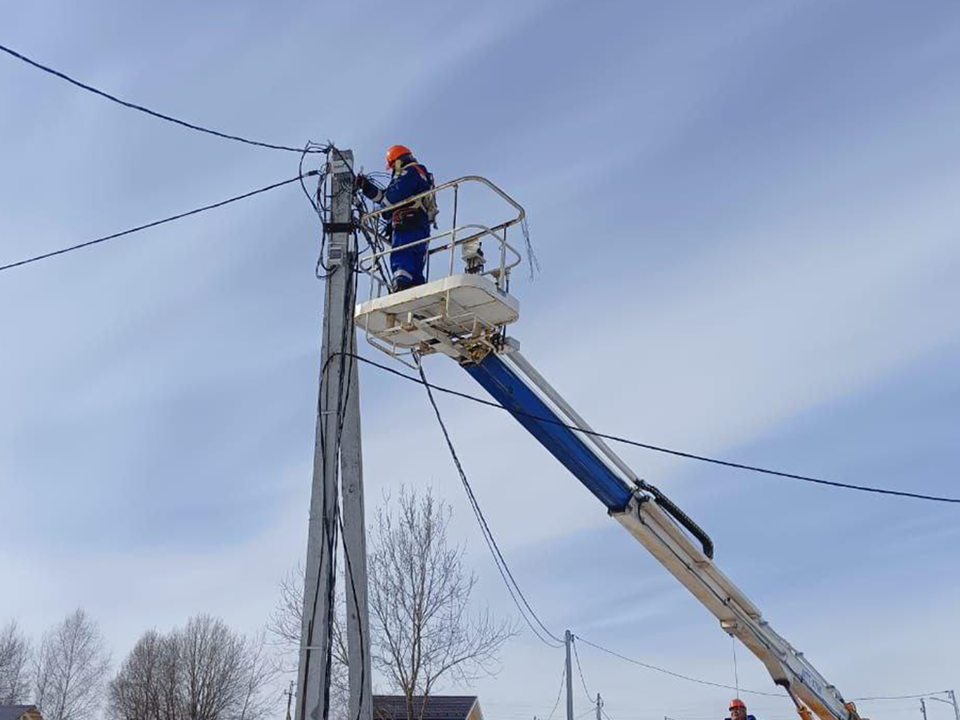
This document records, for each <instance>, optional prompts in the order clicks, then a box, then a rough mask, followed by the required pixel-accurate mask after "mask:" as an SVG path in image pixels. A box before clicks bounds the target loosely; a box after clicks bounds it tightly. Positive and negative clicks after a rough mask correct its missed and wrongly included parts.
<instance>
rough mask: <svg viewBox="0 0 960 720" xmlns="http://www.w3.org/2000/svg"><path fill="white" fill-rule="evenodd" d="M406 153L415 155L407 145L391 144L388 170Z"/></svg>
mask: <svg viewBox="0 0 960 720" xmlns="http://www.w3.org/2000/svg"><path fill="white" fill-rule="evenodd" d="M404 155H413V152H412V151H411V150H410V148H408V147H407V146H406V145H391V146H390V147H389V148H387V170H389V169H390V168H392V167H393V163H394V162H396V161H397V159H398V158H402V157H403V156H404Z"/></svg>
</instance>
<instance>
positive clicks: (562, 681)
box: [547, 663, 567, 720]
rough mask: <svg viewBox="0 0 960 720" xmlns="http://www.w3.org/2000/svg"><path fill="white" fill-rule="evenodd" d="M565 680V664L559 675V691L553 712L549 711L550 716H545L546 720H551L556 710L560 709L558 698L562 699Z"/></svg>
mask: <svg viewBox="0 0 960 720" xmlns="http://www.w3.org/2000/svg"><path fill="white" fill-rule="evenodd" d="M566 679H567V664H566V663H564V664H563V672H561V673H560V689H559V690H557V701H556V702H555V703H554V704H553V710H551V711H550V714H549V715H548V716H547V720H553V715H554V713H556V712H557V708H558V707H560V698H561V697H563V686H564V685H565V683H566Z"/></svg>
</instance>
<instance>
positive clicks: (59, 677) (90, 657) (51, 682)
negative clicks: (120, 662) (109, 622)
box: [34, 610, 110, 720]
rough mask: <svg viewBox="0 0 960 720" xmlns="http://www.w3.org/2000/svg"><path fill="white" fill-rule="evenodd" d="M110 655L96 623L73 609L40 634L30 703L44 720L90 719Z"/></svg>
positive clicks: (94, 711) (96, 705)
mask: <svg viewBox="0 0 960 720" xmlns="http://www.w3.org/2000/svg"><path fill="white" fill-rule="evenodd" d="M109 669H110V656H109V654H108V653H107V650H106V648H105V646H104V642H103V636H102V635H101V634H100V629H99V627H97V624H96V623H95V622H94V621H93V620H91V619H90V618H89V617H88V616H87V614H86V613H85V612H84V611H83V610H76V611H74V612H73V613H71V614H70V615H68V616H67V618H66V619H65V620H64V621H63V622H62V623H60V624H59V625H56V626H55V627H53V628H51V629H50V630H48V631H47V632H46V633H44V636H43V640H42V641H41V643H40V649H39V651H38V652H37V655H36V665H35V675H34V681H35V687H36V692H35V695H34V702H35V703H36V704H37V706H38V707H39V708H40V712H41V713H43V716H44V718H46V720H90V719H91V718H93V717H94V715H95V714H96V712H97V710H98V708H99V707H100V702H101V699H102V696H103V688H104V683H105V681H106V678H107V673H108V671H109Z"/></svg>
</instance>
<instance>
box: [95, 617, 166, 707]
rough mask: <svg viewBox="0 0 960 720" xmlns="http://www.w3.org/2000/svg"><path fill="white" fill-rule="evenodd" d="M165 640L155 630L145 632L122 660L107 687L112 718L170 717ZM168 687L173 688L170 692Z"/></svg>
mask: <svg viewBox="0 0 960 720" xmlns="http://www.w3.org/2000/svg"><path fill="white" fill-rule="evenodd" d="M169 655H170V651H169V647H168V643H167V640H166V639H165V638H164V637H163V636H161V635H160V633H158V632H157V631H156V630H150V631H149V632H147V633H145V634H144V635H143V636H142V637H141V638H140V639H139V640H137V644H136V645H134V646H133V650H131V651H130V654H129V655H128V656H127V658H126V660H124V661H123V665H121V666H120V671H119V672H118V673H117V676H116V678H114V679H113V680H112V681H111V682H110V686H109V688H108V696H109V700H108V707H109V711H110V715H111V717H113V718H115V719H116V720H161V718H166V719H168V720H173V718H174V717H175V713H172V712H170V710H172V709H173V708H174V707H176V705H177V701H176V697H175V687H176V683H170V682H168V680H169V678H168V676H167V674H166V673H165V670H167V669H168V667H167V666H168V663H166V660H167V659H168V657H169ZM171 691H174V693H173V694H171Z"/></svg>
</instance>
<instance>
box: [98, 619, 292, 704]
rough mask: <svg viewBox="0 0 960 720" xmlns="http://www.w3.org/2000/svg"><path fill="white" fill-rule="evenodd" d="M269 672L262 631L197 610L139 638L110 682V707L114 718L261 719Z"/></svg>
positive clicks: (271, 676) (269, 676) (268, 685)
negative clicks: (179, 623) (235, 627)
mask: <svg viewBox="0 0 960 720" xmlns="http://www.w3.org/2000/svg"><path fill="white" fill-rule="evenodd" d="M273 675H274V671H273V668H272V667H271V666H270V664H269V663H268V662H267V654H266V650H265V644H264V637H263V635H258V636H256V637H254V638H248V637H246V636H244V635H241V634H239V633H236V632H234V631H232V630H231V629H230V628H228V627H227V626H226V624H225V623H224V622H223V621H222V620H220V619H218V618H213V617H211V616H209V615H198V616H196V617H194V618H191V619H190V620H189V621H188V622H187V624H186V626H185V627H184V628H182V629H178V630H174V631H173V632H171V633H169V634H168V635H161V634H159V633H157V632H156V631H155V630H152V631H150V632H147V633H146V634H144V635H143V637H141V638H140V640H139V641H138V642H137V644H136V645H135V646H134V648H133V650H132V651H131V652H130V654H129V655H128V656H127V658H126V660H124V663H123V665H122V666H121V668H120V672H119V673H117V676H116V677H115V678H114V679H113V680H112V681H111V683H110V689H109V698H110V703H109V712H110V716H111V717H113V718H114V719H115V720H262V718H264V717H266V715H267V714H268V712H269V710H270V707H269V705H270V698H269V697H268V695H267V693H266V690H267V689H268V688H269V687H270V683H271V680H272V678H273Z"/></svg>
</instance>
